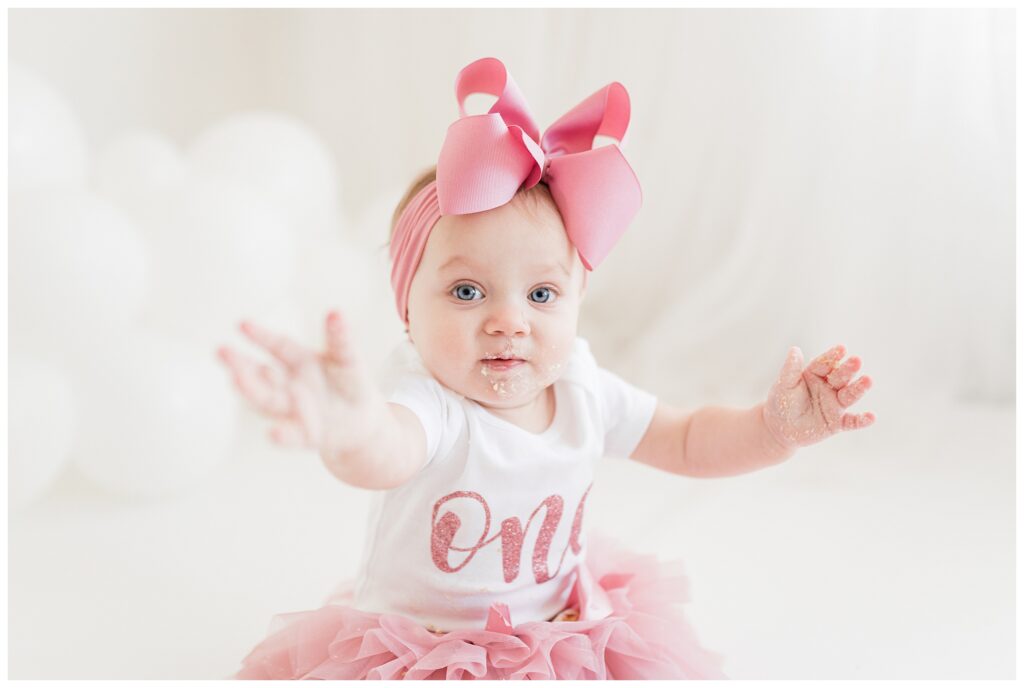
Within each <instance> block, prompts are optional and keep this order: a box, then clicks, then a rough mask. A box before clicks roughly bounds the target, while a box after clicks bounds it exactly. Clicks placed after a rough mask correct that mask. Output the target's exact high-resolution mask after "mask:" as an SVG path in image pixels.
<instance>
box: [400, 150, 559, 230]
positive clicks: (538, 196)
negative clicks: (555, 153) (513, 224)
mask: <svg viewBox="0 0 1024 688" xmlns="http://www.w3.org/2000/svg"><path fill="white" fill-rule="evenodd" d="M436 179H437V166H433V167H431V168H430V169H428V170H426V171H425V172H423V173H422V174H420V176H418V177H417V178H416V179H415V180H414V181H413V183H412V184H411V185H410V186H409V189H408V190H407V191H406V192H405V195H404V196H402V200H401V201H399V202H398V207H396V208H395V212H394V213H393V214H392V215H391V233H390V234H389V235H388V237H389V238H388V241H389V242H390V240H391V238H393V237H394V236H395V228H396V227H397V226H398V218H400V217H401V216H402V211H403V210H405V207H406V206H407V205H409V201H411V200H412V199H413V196H415V195H416V194H418V193H419V192H420V191H422V190H423V187H425V186H426V185H427V184H429V183H430V182H432V181H436ZM510 202H511V203H517V204H519V206H520V207H521V208H523V209H525V210H527V211H528V212H529V213H531V214H532V215H533V216H534V217H537V212H538V210H539V209H540V208H541V207H542V206H545V207H547V208H548V209H549V210H553V211H554V212H556V213H558V206H557V205H555V199H554V198H552V196H551V190H550V189H548V185H547V184H545V183H544V182H538V183H537V184H536V185H534V186H532V187H530V188H529V189H525V190H524V189H523V188H522V187H520V188H519V190H518V191H516V195H515V196H514V197H513V198H512V200H511V201H510ZM559 218H561V215H559Z"/></svg>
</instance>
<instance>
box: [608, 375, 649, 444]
mask: <svg viewBox="0 0 1024 688" xmlns="http://www.w3.org/2000/svg"><path fill="white" fill-rule="evenodd" d="M597 388H598V395H599V397H600V399H601V411H602V415H603V420H604V453H605V456H616V457H622V458H628V457H629V455H630V454H632V453H633V451H634V450H635V449H636V447H637V445H639V444H640V440H642V439H643V437H644V434H645V433H646V432H647V428H648V426H649V425H650V424H651V419H652V418H653V417H654V410H655V407H657V405H658V399H657V397H655V396H654V395H653V394H651V393H650V392H645V391H644V390H642V389H639V388H637V387H634V386H633V385H631V384H629V383H628V382H626V381H625V380H623V379H622V378H620V377H619V376H618V375H616V374H615V373H612V372H611V371H608V370H605V369H604V368H598V369H597Z"/></svg>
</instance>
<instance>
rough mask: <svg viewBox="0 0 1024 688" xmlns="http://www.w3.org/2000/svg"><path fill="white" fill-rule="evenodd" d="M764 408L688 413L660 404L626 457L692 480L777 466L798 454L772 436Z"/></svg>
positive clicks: (707, 409)
mask: <svg viewBox="0 0 1024 688" xmlns="http://www.w3.org/2000/svg"><path fill="white" fill-rule="evenodd" d="M762 407H763V404H758V405H757V406H755V407H754V408H752V409H732V408H723V407H719V406H705V407H703V408H701V409H698V410H697V411H693V412H687V411H683V410H682V409H678V408H675V407H672V406H668V405H667V404H663V403H661V402H659V403H658V407H657V408H656V409H655V411H654V417H653V418H652V419H651V424H650V425H649V426H648V427H647V432H646V433H644V436H643V439H642V440H640V444H639V445H637V448H636V449H635V450H634V451H633V453H632V455H630V458H631V459H633V460H635V461H639V462H640V463H645V464H647V465H648V466H653V467H654V468H658V469H660V470H663V471H668V472H669V473H675V474H677V475H685V476H689V477H691V478H724V477H727V476H731V475H739V474H741V473H749V472H750V471H756V470H758V469H759V468H765V467H767V466H772V465H774V464H777V463H781V462H783V461H785V460H786V459H788V458H789V457H790V456H792V455H793V453H794V452H795V451H796V450H795V449H791V448H788V447H785V446H783V445H782V444H780V443H779V441H778V440H776V439H775V437H774V436H773V435H772V434H771V432H770V431H769V430H768V426H767V425H766V424H765V422H764V420H763V417H762Z"/></svg>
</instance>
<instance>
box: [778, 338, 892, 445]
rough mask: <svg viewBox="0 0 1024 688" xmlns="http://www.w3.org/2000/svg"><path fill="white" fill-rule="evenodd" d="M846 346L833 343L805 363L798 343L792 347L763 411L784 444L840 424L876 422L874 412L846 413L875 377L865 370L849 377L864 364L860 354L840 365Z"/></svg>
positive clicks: (807, 440)
mask: <svg viewBox="0 0 1024 688" xmlns="http://www.w3.org/2000/svg"><path fill="white" fill-rule="evenodd" d="M845 351H846V350H845V349H844V348H843V345H842V344H840V345H838V346H834V347H832V348H831V349H829V350H828V351H826V352H825V353H823V354H822V355H821V356H818V357H817V358H816V359H814V360H813V361H812V362H811V364H810V365H809V366H807V368H806V369H804V368H803V354H802V353H801V352H800V349H799V348H798V347H795V346H794V347H792V348H790V350H789V356H788V357H787V359H786V363H785V364H784V365H783V366H782V372H781V373H779V379H778V380H776V381H775V384H774V385H772V388H771V390H770V391H769V392H768V400H767V401H766V402H765V404H764V411H763V416H764V420H765V423H766V424H767V426H768V429H769V430H770V431H771V433H772V435H773V436H774V437H775V438H776V439H777V440H778V441H779V442H781V443H782V444H783V445H784V446H786V447H789V448H796V447H802V446H807V445H809V444H814V443H815V442H820V441H821V440H823V439H825V438H826V437H829V436H830V435H834V434H836V433H838V432H840V431H842V430H856V429H858V428H866V427H867V426H869V425H871V424H872V423H874V422H875V414H873V413H871V412H867V413H861V414H859V415H858V414H852V413H844V410H845V409H846V407H848V406H850V405H852V404H853V403H854V402H855V401H857V400H858V399H860V398H861V397H862V396H863V395H864V393H865V392H866V391H867V390H868V389H870V388H871V378H869V377H867V376H866V375H865V376H862V377H860V378H858V379H857V381H856V382H854V383H852V384H851V383H850V378H852V377H853V374H854V373H855V372H857V370H858V369H860V359H859V358H857V357H856V356H852V357H850V358H849V359H848V360H847V361H846V362H845V363H843V365H841V366H838V367H837V364H838V363H839V361H840V360H841V359H842V358H843V356H844V355H845Z"/></svg>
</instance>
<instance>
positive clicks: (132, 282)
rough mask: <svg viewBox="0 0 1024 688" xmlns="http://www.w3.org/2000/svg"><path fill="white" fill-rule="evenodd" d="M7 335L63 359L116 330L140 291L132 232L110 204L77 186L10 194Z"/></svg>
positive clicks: (133, 311) (136, 307)
mask: <svg viewBox="0 0 1024 688" xmlns="http://www.w3.org/2000/svg"><path fill="white" fill-rule="evenodd" d="M9 221H10V226H9V231H10V235H9V239H8V248H9V250H10V254H9V258H8V265H9V268H10V274H9V278H8V279H9V281H8V285H9V287H10V294H9V300H8V305H9V308H10V312H9V316H10V321H9V325H10V328H11V329H10V334H11V339H12V340H15V341H18V342H21V343H23V344H24V345H25V347H26V350H42V351H45V352H47V353H53V354H56V355H58V356H59V357H61V358H63V357H64V356H72V357H74V356H77V355H78V354H80V353H86V355H88V353H87V352H88V350H89V348H90V346H91V345H92V344H95V343H96V342H103V341H104V340H105V339H107V338H109V337H110V336H111V333H116V332H121V331H124V330H125V329H126V328H127V326H128V323H129V322H130V321H131V320H132V319H133V318H134V317H136V316H137V315H138V314H139V312H140V310H141V307H142V304H143V301H144V299H145V296H146V282H147V280H146V277H147V274H146V273H147V257H146V253H145V247H144V245H143V243H142V240H141V239H140V237H139V234H138V231H137V230H136V228H135V227H134V225H132V223H131V222H130V221H129V220H128V218H126V217H125V216H124V215H123V214H122V213H121V212H120V211H118V210H117V209H116V208H115V207H113V206H112V205H110V203H108V202H106V201H104V200H102V199H100V198H98V197H97V196H95V195H93V194H91V193H89V192H87V191H82V190H50V191H37V192H33V193H25V194H17V195H12V196H11V206H10V209H9Z"/></svg>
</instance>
